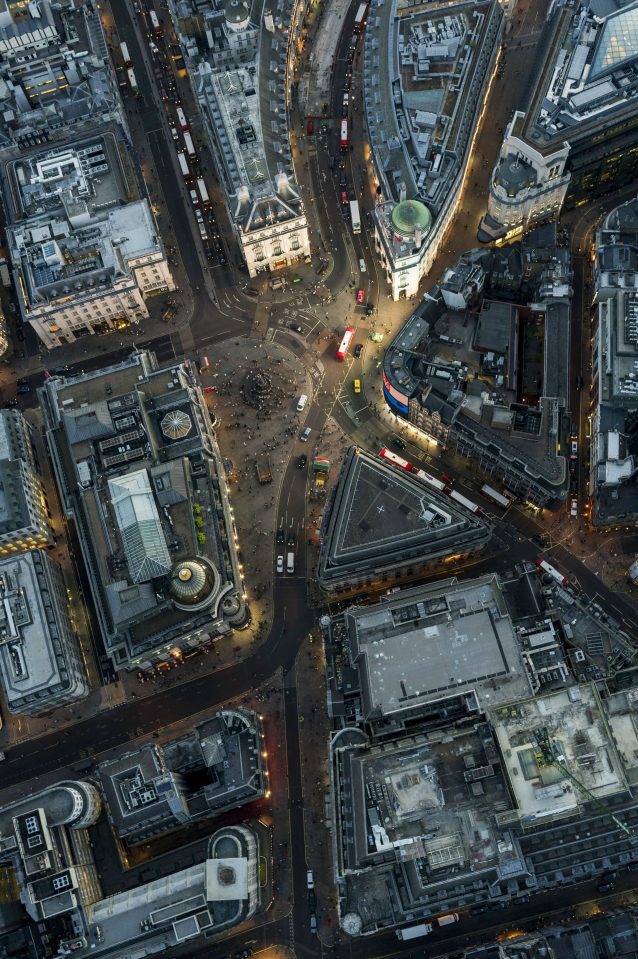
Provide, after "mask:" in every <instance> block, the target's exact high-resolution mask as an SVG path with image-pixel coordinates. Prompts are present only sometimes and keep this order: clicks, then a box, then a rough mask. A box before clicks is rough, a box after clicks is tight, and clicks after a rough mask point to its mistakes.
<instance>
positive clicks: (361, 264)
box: [359, 257, 366, 273]
mask: <svg viewBox="0 0 638 959" xmlns="http://www.w3.org/2000/svg"><path fill="white" fill-rule="evenodd" d="M359 272H360V273H365V272H366V261H365V260H364V259H363V257H360V259H359Z"/></svg>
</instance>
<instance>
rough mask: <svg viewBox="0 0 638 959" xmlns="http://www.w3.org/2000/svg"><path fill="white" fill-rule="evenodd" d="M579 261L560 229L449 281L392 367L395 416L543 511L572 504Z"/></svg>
mask: <svg viewBox="0 0 638 959" xmlns="http://www.w3.org/2000/svg"><path fill="white" fill-rule="evenodd" d="M570 284H571V262H570V258H569V254H568V251H567V250H566V249H565V248H564V247H558V246H557V245H556V237H555V233H554V230H553V228H552V229H546V230H543V231H536V233H530V234H529V236H527V237H526V238H525V240H524V242H523V243H522V244H511V245H509V246H505V247H503V248H501V249H497V250H491V251H486V250H472V251H469V252H468V253H466V254H464V255H463V256H462V257H461V258H460V260H459V262H458V263H457V264H456V265H455V267H454V268H452V269H449V270H446V272H445V274H444V276H443V277H442V280H441V283H440V285H439V286H435V287H433V288H432V289H431V290H430V291H429V293H428V295H427V296H426V297H425V298H424V299H423V300H422V302H421V303H420V304H419V306H417V308H416V310H415V311H414V313H413V314H412V315H411V316H410V317H409V318H408V320H407V321H406V323H405V325H404V326H403V327H402V329H401V330H400V331H399V333H398V334H397V335H396V337H395V338H394V339H393V340H392V342H391V343H390V345H389V346H388V349H387V351H386V353H385V357H384V362H383V392H384V396H385V399H386V402H387V403H388V406H389V407H390V409H391V411H392V412H393V413H394V414H395V415H396V416H397V417H398V418H399V419H400V420H405V421H407V422H408V423H409V424H410V425H411V427H412V428H413V429H414V431H415V433H416V434H417V435H418V436H419V437H420V439H421V441H422V442H423V443H424V444H425V445H427V444H436V445H437V446H442V447H452V448H455V449H457V450H458V451H459V452H460V453H462V454H463V455H464V456H468V457H470V458H472V459H474V460H476V461H477V462H478V464H479V465H480V468H481V470H482V471H483V472H484V473H487V474H489V475H491V476H493V477H494V478H495V479H498V480H499V481H501V482H503V483H504V484H505V486H506V487H507V489H509V490H510V491H511V492H512V493H515V494H516V495H519V496H521V497H523V498H524V499H526V500H529V501H530V502H532V503H534V504H537V505H539V506H542V505H545V504H548V503H552V502H553V501H556V500H559V501H560V500H563V499H564V498H565V497H566V495H567V489H568V485H569V470H568V466H567V460H566V457H565V452H564V451H565V449H566V448H567V444H568V440H569V432H570V425H571V424H570V420H569V417H568V415H567V412H566V411H567V408H568V400H569V386H570V380H569V342H570V340H569V331H570V324H571V318H570V317H571V314H570V300H571V295H572V289H571V285H570Z"/></svg>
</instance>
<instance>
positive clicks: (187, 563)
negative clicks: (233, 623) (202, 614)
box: [169, 556, 219, 608]
mask: <svg viewBox="0 0 638 959" xmlns="http://www.w3.org/2000/svg"><path fill="white" fill-rule="evenodd" d="M218 583H219V574H218V573H217V570H216V569H215V567H214V566H213V565H212V563H209V562H208V560H206V559H204V557H203V556H198V557H197V559H185V560H182V562H181V563H178V564H177V566H175V568H174V569H173V572H172V574H171V579H170V583H169V590H170V593H171V596H172V597H173V599H174V601H175V605H176V606H178V607H181V606H187V607H189V608H192V607H194V606H202V605H206V604H207V603H208V602H211V601H212V599H213V597H214V593H215V591H216V589H217V587H218Z"/></svg>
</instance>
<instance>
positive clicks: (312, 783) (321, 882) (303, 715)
mask: <svg viewBox="0 0 638 959" xmlns="http://www.w3.org/2000/svg"><path fill="white" fill-rule="evenodd" d="M295 669H296V673H297V701H298V706H299V723H300V726H299V744H300V748H301V770H302V771H301V777H302V788H303V796H304V832H305V845H306V860H307V863H308V869H312V871H313V873H314V878H315V890H316V894H317V924H318V927H319V938H320V939H321V941H322V943H323V944H324V945H329V946H331V945H333V944H334V942H335V938H336V936H337V935H338V934H339V926H338V919H337V900H336V892H335V885H334V863H333V861H332V839H331V835H330V831H329V828H328V820H327V814H326V805H327V803H328V802H329V793H330V775H329V770H328V738H329V735H330V720H329V719H328V715H327V712H326V681H325V662H324V658H323V646H322V641H321V634H320V632H319V630H315V631H313V632H312V633H310V634H309V635H308V636H307V637H306V639H305V640H304V642H303V643H302V645H301V646H300V648H299V652H298V654H297V659H296V663H295Z"/></svg>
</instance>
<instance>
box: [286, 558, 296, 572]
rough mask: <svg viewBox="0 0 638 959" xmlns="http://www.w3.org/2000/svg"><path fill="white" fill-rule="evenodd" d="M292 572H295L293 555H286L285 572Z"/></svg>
mask: <svg viewBox="0 0 638 959" xmlns="http://www.w3.org/2000/svg"><path fill="white" fill-rule="evenodd" d="M294 571H295V554H294V553H288V555H287V557H286V572H287V573H294Z"/></svg>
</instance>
